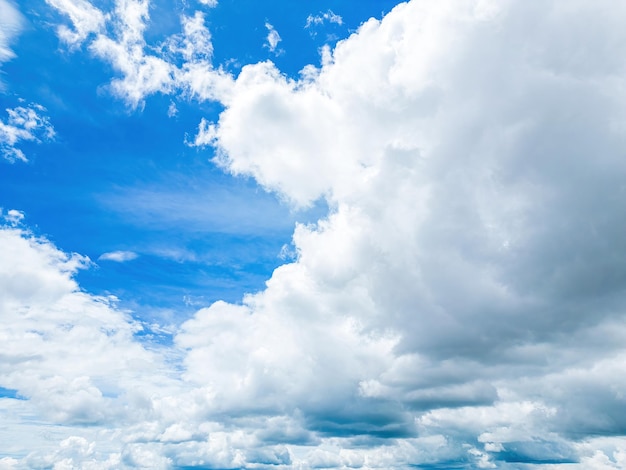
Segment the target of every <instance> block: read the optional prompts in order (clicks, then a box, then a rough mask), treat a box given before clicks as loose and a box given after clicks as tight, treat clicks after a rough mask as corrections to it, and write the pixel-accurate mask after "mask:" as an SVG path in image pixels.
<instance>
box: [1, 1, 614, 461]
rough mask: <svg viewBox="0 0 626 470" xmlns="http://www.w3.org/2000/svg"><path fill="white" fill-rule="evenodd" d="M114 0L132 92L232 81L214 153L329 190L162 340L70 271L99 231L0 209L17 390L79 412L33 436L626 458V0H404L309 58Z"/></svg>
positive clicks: (278, 188) (238, 451)
mask: <svg viewBox="0 0 626 470" xmlns="http://www.w3.org/2000/svg"><path fill="white" fill-rule="evenodd" d="M85 3H86V2H85ZM56 5H57V7H58V8H60V7H59V6H58V5H60V2H57V3H56ZM75 5H79V6H80V5H82V3H76V4H75ZM131 6H132V8H131ZM83 7H84V10H85V11H88V10H89V8H88V7H87V6H85V5H83ZM64 8H69V7H64ZM115 11H116V13H115V15H117V16H114V18H117V19H115V20H113V21H117V23H115V24H117V25H118V27H119V30H118V33H116V36H115V40H113V39H111V38H110V37H109V36H106V35H105V33H104V32H102V33H99V32H95V33H94V34H96V38H95V39H94V40H93V42H91V43H90V46H89V47H90V49H91V50H92V52H94V53H95V54H96V55H97V56H98V57H101V58H104V59H105V60H107V61H109V62H110V63H113V64H117V67H118V71H120V73H121V74H122V75H123V78H121V79H119V81H117V82H114V83H113V85H112V89H113V90H114V92H116V93H118V94H119V95H120V96H122V97H124V98H125V99H127V100H128V101H129V102H130V103H133V104H135V105H137V104H138V103H140V102H141V100H143V99H144V98H145V96H147V95H149V94H150V93H154V92H159V91H165V92H168V93H170V92H172V93H173V92H174V90H175V88H174V85H173V77H174V76H177V77H186V80H187V81H184V83H186V84H187V85H186V86H188V87H189V88H188V89H187V92H189V93H191V94H192V95H193V96H196V97H198V98H199V99H207V98H208V97H213V98H218V99H220V101H221V103H222V104H223V106H224V111H223V112H222V113H221V115H220V117H219V120H218V121H217V122H215V123H212V124H211V123H208V122H207V121H203V123H204V124H203V125H202V126H201V128H200V132H199V135H198V137H197V139H196V143H197V144H198V145H207V144H208V145H212V146H213V147H214V148H215V149H216V152H217V157H216V162H217V163H218V164H219V165H220V166H221V167H222V168H224V169H225V170H226V171H228V172H230V173H232V174H234V175H245V176H250V177H252V178H254V179H255V180H256V181H257V182H258V183H259V184H261V185H262V186H264V187H265V188H266V189H267V190H269V191H273V192H275V193H276V194H278V195H279V196H280V197H281V198H283V199H284V200H285V201H288V202H289V203H290V204H292V205H293V206H296V207H307V206H310V205H311V204H313V203H315V201H318V200H319V199H320V198H323V199H325V200H326V202H327V203H328V206H329V207H330V211H329V213H328V214H327V216H325V217H323V218H321V219H320V220H319V221H317V223H315V224H309V225H297V226H296V228H295V231H294V234H293V244H294V247H295V251H296V255H295V259H294V260H293V262H290V263H286V264H284V265H282V266H280V267H279V268H277V269H276V270H275V271H274V273H273V275H272V276H271V278H270V279H269V280H268V281H267V283H266V288H265V289H264V290H263V291H261V292H258V293H255V294H250V295H247V296H245V297H244V298H243V299H242V301H241V302H240V303H237V304H230V303H226V302H223V301H219V302H216V303H214V304H212V305H210V306H208V307H207V308H203V309H200V310H199V311H198V312H196V313H195V315H193V317H192V318H189V319H188V320H187V321H185V322H184V323H182V325H180V326H179V327H178V329H177V330H176V332H175V333H174V335H173V345H172V346H171V348H169V349H167V348H166V349H165V350H161V349H158V350H152V349H150V348H149V347H148V346H147V345H145V344H144V343H142V342H141V341H140V340H139V339H138V338H137V329H138V325H137V324H135V323H133V321H132V319H131V318H129V316H128V315H127V314H125V313H124V312H122V311H119V310H118V309H116V307H115V305H114V304H112V303H111V302H110V301H107V300H106V299H100V298H95V297H93V296H90V295H88V294H86V293H84V292H81V291H80V289H79V288H78V286H77V285H76V283H75V281H74V280H73V278H72V274H73V273H74V272H75V271H76V269H78V268H79V267H80V266H82V265H84V263H85V260H84V259H83V258H81V257H79V256H77V255H67V254H64V253H62V252H60V251H59V250H58V249H57V248H55V247H54V246H52V245H51V244H50V243H49V242H47V241H45V240H41V239H37V238H36V237H33V236H32V235H31V234H29V233H27V232H24V231H23V230H19V229H17V228H15V227H5V228H3V229H2V230H1V231H0V234H1V236H2V237H3V238H2V240H3V242H2V243H0V254H2V256H4V257H5V259H4V261H3V262H1V263H0V269H2V270H3V271H0V275H2V276H4V282H0V286H2V287H0V288H2V289H4V290H3V295H2V297H1V298H2V299H3V303H2V304H0V305H2V308H3V312H4V314H5V315H6V316H8V318H9V319H10V321H9V322H8V323H7V324H8V325H10V328H9V330H8V331H4V330H3V331H2V334H3V335H4V337H5V341H8V343H5V344H9V345H10V347H9V349H8V351H10V352H9V353H8V358H7V360H5V361H3V362H2V364H3V368H4V369H3V374H0V377H3V382H1V383H0V387H4V388H5V389H8V390H16V395H19V396H23V397H25V398H26V400H22V401H24V402H25V403H22V401H20V400H17V399H15V398H5V399H3V400H6V401H7V403H12V405H11V406H14V407H15V409H17V410H18V411H16V413H24V415H25V411H24V409H28V410H31V411H32V409H34V410H36V411H37V413H39V414H40V415H42V416H45V418H46V419H47V420H49V421H51V422H54V423H58V424H68V425H71V426H74V427H68V428H67V429H65V430H62V431H60V432H62V433H65V434H64V435H63V436H61V437H58V438H57V440H56V441H55V443H57V444H56V446H55V447H54V448H51V447H50V444H48V445H47V446H43V447H41V449H42V450H32V451H31V452H30V453H28V455H27V456H26V457H24V459H23V460H22V461H23V462H25V463H26V464H29V463H31V464H32V463H33V462H39V463H40V462H44V464H41V466H45V463H46V462H49V463H51V462H60V461H62V459H66V460H64V462H66V463H67V465H68V466H72V465H74V466H81V465H83V466H84V465H86V464H87V463H89V464H93V465H94V466H95V465H96V463H97V464H98V465H99V466H100V467H101V468H120V467H123V466H126V467H130V468H132V467H138V466H141V465H143V466H146V465H147V466H149V467H151V468H194V467H196V468H301V469H308V468H369V469H371V468H381V469H382V468H385V469H393V468H398V469H399V468H408V467H418V468H419V467H422V468H429V466H430V467H435V468H437V467H442V466H444V467H448V468H504V469H507V468H511V469H513V468H519V465H520V464H524V465H527V466H528V467H529V468H532V467H533V466H535V467H536V468H542V467H543V468H545V466H547V465H558V464H562V465H569V466H568V467H567V468H580V469H583V468H584V469H600V468H620V467H621V466H623V464H624V461H625V456H626V440H625V439H624V436H626V418H625V417H624V414H623V413H622V411H621V410H623V409H624V406H625V403H624V400H625V399H624V394H623V390H625V389H626V374H624V366H623V365H624V361H626V347H625V346H624V344H625V343H624V339H625V338H626V317H625V316H624V305H625V303H626V291H625V290H624V288H623V285H624V280H625V279H626V259H625V258H624V256H623V253H624V252H626V245H625V238H624V236H623V234H624V232H625V230H626V226H625V224H626V205H624V202H623V198H622V197H621V195H623V192H624V191H623V186H624V185H623V175H624V174H626V163H625V161H624V159H623V158H622V157H623V149H624V147H625V144H626V131H625V129H626V127H625V126H624V125H623V123H624V122H626V95H625V94H624V90H625V89H626V87H624V84H623V81H624V78H623V77H624V76H626V75H625V74H624V72H625V70H624V69H625V67H626V65H625V64H624V62H623V61H622V60H621V59H619V58H616V57H615V51H616V50H623V49H624V48H626V30H624V28H623V24H624V22H625V21H626V5H624V6H622V5H616V4H615V3H614V2H610V1H608V0H607V1H604V0H598V1H596V2H584V1H581V2H565V1H558V0H554V1H548V2H544V3H542V4H541V5H539V4H538V3H531V2H524V1H509V2H488V1H487V2H486V1H473V0H449V1H440V2H423V1H417V0H413V1H411V2H408V3H403V4H401V5H398V6H397V7H396V8H395V9H394V10H392V11H391V12H390V13H389V14H387V15H386V16H385V17H384V18H383V19H382V20H380V21H379V20H375V19H372V20H369V21H367V22H366V23H364V24H363V25H362V26H361V27H360V28H359V29H358V31H357V32H356V33H354V34H353V35H352V36H351V37H350V38H348V39H346V40H344V41H341V42H339V43H338V44H337V46H336V48H335V49H334V50H332V51H330V50H327V54H326V56H325V58H324V60H323V63H322V65H321V66H320V67H319V68H316V67H313V66H310V67H309V68H308V69H307V73H306V74H303V78H301V79H298V80H296V79H292V78H288V77H286V76H285V75H283V74H282V73H281V72H280V70H278V69H277V67H276V66H275V65H274V64H272V63H271V62H262V63H257V64H251V65H247V66H245V67H243V69H242V70H241V73H240V74H239V75H238V76H237V77H231V76H227V75H223V74H222V72H219V71H218V70H216V69H215V68H214V67H213V66H209V67H204V68H201V67H198V64H200V63H208V61H209V60H210V56H211V53H210V50H209V49H210V48H209V46H208V44H209V43H208V42H206V41H209V40H210V36H208V31H207V30H206V28H204V26H203V23H202V16H201V15H195V16H191V17H185V18H186V19H185V20H184V22H186V23H185V24H187V25H188V26H189V29H185V32H184V33H183V34H182V35H181V36H178V37H176V38H175V39H176V41H177V42H176V44H178V45H179V46H180V47H172V48H170V49H169V50H170V52H171V53H172V54H174V55H176V56H177V57H186V58H188V59H189V60H186V61H185V62H184V63H183V64H182V65H181V64H174V63H173V62H169V61H168V59H167V53H165V52H164V55H163V56H159V57H156V56H154V57H152V56H150V57H152V58H148V57H147V56H146V55H145V51H144V50H145V41H144V39H143V35H142V32H143V28H144V26H145V21H146V18H147V16H146V15H147V11H148V10H147V2H140V1H136V0H127V1H126V2H118V3H117V7H116V10H115ZM131 13H132V14H131ZM96 16H97V15H96ZM70 17H71V15H70ZM74 23H75V32H74V34H77V35H79V37H81V38H83V36H84V37H85V38H87V36H85V34H84V33H81V31H87V30H89V31H92V29H89V28H87V27H85V28H83V29H80V28H79V27H78V26H76V21H74ZM81 24H82V23H81ZM90 24H91V23H90ZM94 24H95V23H94ZM529 31H531V33H529ZM90 34H91V33H90ZM193 34H200V37H203V38H205V39H206V41H205V42H204V43H202V44H205V45H204V46H203V51H198V50H196V49H193V47H194V46H189V47H191V49H188V47H187V45H186V44H187V43H186V42H185V41H188V40H189V41H191V39H190V37H191V36H192V35H193ZM81 40H85V41H89V39H84V38H83V39H81ZM164 44H167V43H164ZM190 44H191V42H190ZM196 44H199V43H196ZM164 50H165V49H164ZM113 51H117V52H116V53H115V54H113ZM203 53H204V55H202V54H203ZM151 64H152V65H151ZM153 66H154V67H155V68H154V69H153V68H152V67H153ZM156 69H158V70H159V71H161V72H163V73H155V74H153V73H152V72H151V73H147V71H148V70H152V71H154V70H156ZM220 74H222V75H220ZM148 76H149V77H150V80H155V81H154V82H147V81H144V80H143V78H146V79H147V77H148ZM142 77H143V78H142ZM225 83H227V85H224V84H225ZM222 86H223V87H224V88H220V87H222ZM176 89H177V90H178V92H181V89H180V88H176ZM190 90H191V91H190ZM224 90H227V92H225V91H224ZM14 257H15V259H13V258H14ZM16 259H19V260H20V263H17V262H16V261H15V260H16ZM11 266H19V270H18V272H17V273H16V272H14V270H13V269H14V268H11ZM33 279H35V281H36V282H33ZM85 312H86V313H85ZM68 337H69V338H71V339H72V341H68ZM24 338H26V340H24ZM86 345H91V346H90V348H87V349H86V350H87V353H85V352H84V351H85V348H86ZM68 357H70V358H72V359H73V360H72V361H69V360H68V359H67V358H68ZM68 364H74V365H71V366H70V365H68ZM112 377H118V379H116V380H114V379H112ZM16 402H20V403H16ZM7 406H8V405H7ZM30 407H32V409H31V408H30ZM19 410H21V411H19ZM81 424H85V425H86V424H89V425H93V426H101V427H102V428H101V429H100V434H98V433H94V432H91V431H85V432H83V431H82V428H80V427H78V428H77V427H76V426H77V425H81ZM16 426H17V427H18V428H19V426H21V424H16ZM121 429H123V430H124V432H123V433H122V432H121V431H120V430H121ZM10 445H11V446H12V448H16V447H17V446H18V444H17V443H16V442H15V440H12V441H10ZM10 458H11V459H14V460H15V459H16V458H15V457H10ZM0 462H2V461H1V460H0ZM6 462H8V460H7V461H6ZM18 463H20V462H17V460H16V465H17V464H18ZM49 463H48V465H49ZM552 468H558V467H552Z"/></svg>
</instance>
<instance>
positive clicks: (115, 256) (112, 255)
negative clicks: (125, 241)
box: [98, 251, 138, 263]
mask: <svg viewBox="0 0 626 470" xmlns="http://www.w3.org/2000/svg"><path fill="white" fill-rule="evenodd" d="M137 256H138V255H137V253H135V252H133V251H109V252H108V253H102V254H101V255H100V256H99V257H98V260H100V261H115V262H118V263H123V262H125V261H132V260H134V259H136V258H137Z"/></svg>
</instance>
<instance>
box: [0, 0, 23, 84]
mask: <svg viewBox="0 0 626 470" xmlns="http://www.w3.org/2000/svg"><path fill="white" fill-rule="evenodd" d="M23 23H24V19H23V17H22V15H21V14H20V12H19V10H18V9H17V8H16V7H15V5H14V4H13V3H12V2H11V1H10V0H0V65H2V63H3V62H6V61H7V60H10V59H12V58H13V57H15V53H14V52H13V50H12V49H11V47H10V46H11V42H12V41H13V40H14V38H15V37H16V36H17V35H18V34H19V33H20V31H21V30H22V27H23ZM2 86H3V85H2V82H0V89H1V88H2Z"/></svg>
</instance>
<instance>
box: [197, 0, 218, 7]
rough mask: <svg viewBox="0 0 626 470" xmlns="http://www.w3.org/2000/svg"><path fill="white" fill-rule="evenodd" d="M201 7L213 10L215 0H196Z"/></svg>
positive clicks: (215, 3) (215, 4)
mask: <svg viewBox="0 0 626 470" xmlns="http://www.w3.org/2000/svg"><path fill="white" fill-rule="evenodd" d="M198 1H199V2H200V3H201V4H202V5H205V6H207V7H209V8H214V7H216V6H217V0H198Z"/></svg>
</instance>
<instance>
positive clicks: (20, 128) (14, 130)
mask: <svg viewBox="0 0 626 470" xmlns="http://www.w3.org/2000/svg"><path fill="white" fill-rule="evenodd" d="M45 110H46V109H45V108H44V107H43V106H41V105H38V104H31V105H29V106H27V107H23V106H18V107H16V108H7V109H6V112H7V114H8V115H9V117H8V119H7V120H6V121H2V120H0V155H2V157H4V159H5V160H8V161H9V162H11V163H13V162H15V161H17V160H20V161H23V162H26V161H28V158H26V155H25V154H24V152H23V151H22V150H21V149H19V148H18V147H17V145H18V144H19V143H20V142H21V141H34V142H41V141H42V140H52V139H53V138H54V135H55V132H54V128H53V127H52V125H51V124H50V121H49V119H48V117H46V116H44V115H42V114H41V113H42V112H44V111H45Z"/></svg>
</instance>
